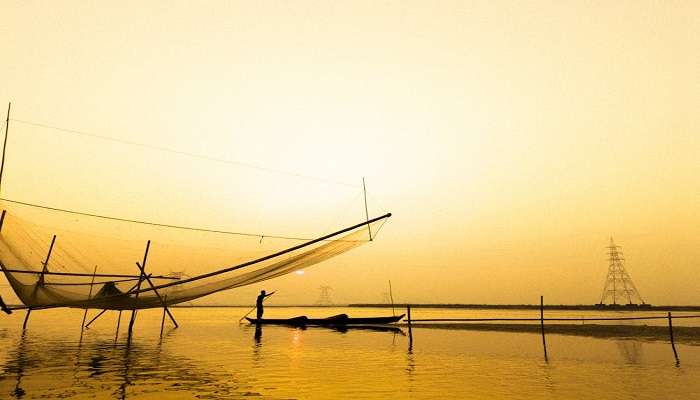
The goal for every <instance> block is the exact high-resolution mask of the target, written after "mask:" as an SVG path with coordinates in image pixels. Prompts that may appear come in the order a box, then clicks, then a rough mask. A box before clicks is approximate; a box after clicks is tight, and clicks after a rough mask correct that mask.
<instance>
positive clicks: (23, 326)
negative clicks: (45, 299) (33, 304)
mask: <svg viewBox="0 0 700 400" xmlns="http://www.w3.org/2000/svg"><path fill="white" fill-rule="evenodd" d="M31 312H32V309H31V308H27V315H25V316H24V323H23V324H22V330H23V331H24V330H26V329H27V321H29V314H30V313H31Z"/></svg>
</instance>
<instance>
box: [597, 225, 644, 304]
mask: <svg viewBox="0 0 700 400" xmlns="http://www.w3.org/2000/svg"><path fill="white" fill-rule="evenodd" d="M607 249H608V263H609V264H608V276H607V278H606V279H605V287H604V288H603V295H602V296H601V298H600V304H604V303H605V301H606V300H608V299H609V298H612V304H613V305H617V304H618V301H625V300H626V301H627V304H637V303H634V301H633V300H636V299H639V304H645V303H644V300H642V296H641V295H640V294H639V291H638V290H637V287H636V286H634V283H633V282H632V278H630V276H629V274H628V273H627V271H626V270H625V265H624V263H623V261H624V260H625V259H624V258H622V250H620V246H617V245H615V242H613V239H612V238H610V246H608V247H607Z"/></svg>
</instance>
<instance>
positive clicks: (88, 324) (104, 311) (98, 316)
mask: <svg viewBox="0 0 700 400" xmlns="http://www.w3.org/2000/svg"><path fill="white" fill-rule="evenodd" d="M106 312H107V310H102V311H100V313H99V314H97V315H95V317H94V318H93V319H91V320H90V322H88V323H87V324H85V327H86V328H89V327H90V324H92V323H93V322H95V320H96V319H97V318H100V317H101V316H102V314H104V313H106Z"/></svg>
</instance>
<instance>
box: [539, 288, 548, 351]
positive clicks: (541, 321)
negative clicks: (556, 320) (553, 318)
mask: <svg viewBox="0 0 700 400" xmlns="http://www.w3.org/2000/svg"><path fill="white" fill-rule="evenodd" d="M540 328H541V329H542V348H543V349H544V360H545V361H547V341H546V340H545V338H544V296H540Z"/></svg>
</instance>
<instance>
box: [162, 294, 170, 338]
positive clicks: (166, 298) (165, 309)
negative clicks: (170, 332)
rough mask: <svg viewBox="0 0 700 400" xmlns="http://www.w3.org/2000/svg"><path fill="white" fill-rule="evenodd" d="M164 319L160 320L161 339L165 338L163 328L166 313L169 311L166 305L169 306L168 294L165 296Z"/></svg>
mask: <svg viewBox="0 0 700 400" xmlns="http://www.w3.org/2000/svg"><path fill="white" fill-rule="evenodd" d="M163 297H164V299H163V304H164V305H163V319H161V320H160V337H163V326H164V325H165V313H166V311H168V307H166V306H165V304H168V295H167V294H166V295H165V296H163Z"/></svg>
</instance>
